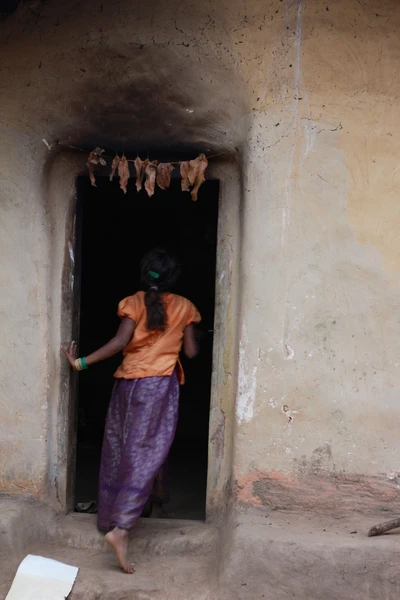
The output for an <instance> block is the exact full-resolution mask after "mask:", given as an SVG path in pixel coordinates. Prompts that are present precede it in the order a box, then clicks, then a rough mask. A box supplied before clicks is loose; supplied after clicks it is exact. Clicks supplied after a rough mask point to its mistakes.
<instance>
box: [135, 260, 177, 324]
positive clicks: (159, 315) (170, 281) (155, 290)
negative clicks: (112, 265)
mask: <svg viewBox="0 0 400 600" xmlns="http://www.w3.org/2000/svg"><path fill="white" fill-rule="evenodd" d="M179 275H180V265H179V263H178V261H177V259H176V258H175V257H174V256H172V255H171V254H169V253H168V252H166V251H165V250H162V249H161V248H154V249H153V250H151V251H150V252H148V253H147V254H146V256H145V257H144V258H143V260H142V265H141V278H142V285H143V287H144V289H145V304H146V310H147V329H148V330H149V331H164V330H165V327H166V325H167V313H166V312H165V307H164V304H163V299H162V294H163V293H164V292H169V291H170V290H171V289H172V288H173V286H174V285H175V283H176V281H177V279H178V277H179Z"/></svg>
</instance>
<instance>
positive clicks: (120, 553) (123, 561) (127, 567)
mask: <svg viewBox="0 0 400 600" xmlns="http://www.w3.org/2000/svg"><path fill="white" fill-rule="evenodd" d="M128 537H129V532H128V531H126V530H125V529H120V528H119V527H114V529H113V530H112V531H109V532H108V533H107V535H106V538H105V539H106V542H107V543H108V544H109V545H110V546H111V548H112V549H113V550H114V552H115V554H116V555H117V560H118V564H119V566H120V567H121V569H122V570H123V571H125V573H129V574H131V573H134V572H135V569H134V568H133V564H132V563H129V562H128V557H127V554H128Z"/></svg>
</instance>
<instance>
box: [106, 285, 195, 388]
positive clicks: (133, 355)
mask: <svg viewBox="0 0 400 600" xmlns="http://www.w3.org/2000/svg"><path fill="white" fill-rule="evenodd" d="M163 303H164V306H165V310H166V313H167V326H166V328H165V331H149V330H148V329H147V314H146V305H145V303H144V292H138V293H137V294H135V295H134V296H129V297H128V298H125V300H122V301H121V302H120V303H119V306H118V316H119V317H121V318H123V317H129V318H130V319H132V321H135V323H136V326H135V332H134V334H133V338H132V340H131V341H130V342H129V344H128V345H127V346H126V348H125V350H124V360H123V361H122V364H121V366H120V367H119V368H118V369H117V370H116V372H115V374H114V377H117V378H123V379H143V378H144V377H165V376H168V375H172V373H173V372H174V370H175V368H176V367H178V377H179V383H181V384H183V383H184V381H185V376H184V373H183V369H182V365H181V363H180V361H179V352H180V351H181V348H182V343H183V332H184V330H185V328H186V327H187V326H188V325H190V324H191V323H199V322H200V321H201V317H200V313H199V312H198V310H197V308H196V307H195V306H194V305H193V304H192V303H191V302H190V301H189V300H187V299H186V298H183V297H182V296H176V295H175V294H163Z"/></svg>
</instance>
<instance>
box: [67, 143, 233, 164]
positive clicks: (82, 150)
mask: <svg viewBox="0 0 400 600" xmlns="http://www.w3.org/2000/svg"><path fill="white" fill-rule="evenodd" d="M57 146H58V147H59V148H71V150H76V151H77V152H82V153H83V154H89V152H88V151H87V150H84V149H83V148H77V147H76V146H71V145H70V144H57ZM116 154H118V152H116ZM224 154H229V151H228V150H225V151H223V152H218V154H211V155H210V156H206V158H207V160H209V159H210V158H216V157H217V156H223V155H224ZM123 155H124V156H125V154H124V153H123ZM103 156H107V157H108V158H112V156H111V154H103ZM127 161H128V162H130V163H134V162H135V160H134V159H131V158H127ZM168 162H169V163H170V164H171V165H180V164H181V162H182V161H180V160H178V161H168Z"/></svg>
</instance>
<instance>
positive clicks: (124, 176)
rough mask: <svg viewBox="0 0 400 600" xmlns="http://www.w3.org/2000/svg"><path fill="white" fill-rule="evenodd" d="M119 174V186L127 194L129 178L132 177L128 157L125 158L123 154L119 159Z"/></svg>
mask: <svg viewBox="0 0 400 600" xmlns="http://www.w3.org/2000/svg"><path fill="white" fill-rule="evenodd" d="M118 175H119V177H120V179H119V187H120V188H121V190H122V191H123V192H124V194H126V192H127V191H128V187H127V186H128V180H129V177H130V173H129V164H128V161H127V159H126V158H125V156H123V157H122V158H121V160H120V161H119V164H118Z"/></svg>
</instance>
